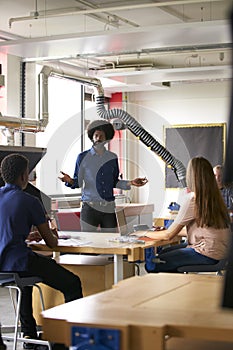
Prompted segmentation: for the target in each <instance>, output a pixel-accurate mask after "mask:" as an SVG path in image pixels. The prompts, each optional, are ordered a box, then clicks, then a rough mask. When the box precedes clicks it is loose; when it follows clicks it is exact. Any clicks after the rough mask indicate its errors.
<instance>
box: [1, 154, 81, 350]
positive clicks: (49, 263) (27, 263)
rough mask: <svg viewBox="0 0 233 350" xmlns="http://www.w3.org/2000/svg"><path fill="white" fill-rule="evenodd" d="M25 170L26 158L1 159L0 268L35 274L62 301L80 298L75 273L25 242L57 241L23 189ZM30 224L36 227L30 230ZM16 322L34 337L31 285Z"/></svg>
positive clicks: (35, 202)
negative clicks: (62, 298)
mask: <svg viewBox="0 0 233 350" xmlns="http://www.w3.org/2000/svg"><path fill="white" fill-rule="evenodd" d="M28 172H29V169H28V159H27V158H25V157H24V156H22V155H20V154H10V155H8V156H6V157H5V158H4V159H3V160H2V162H1V176H2V178H3V180H4V182H5V186H3V187H1V188H0V232H1V235H0V271H1V272H9V271H10V272H17V273H18V274H19V276H21V277H26V276H38V277H40V278H42V280H43V283H44V284H46V285H48V286H50V287H52V288H54V289H57V290H59V291H61V292H62V293H63V295H64V299H65V302H68V301H72V300H75V299H79V298H82V296H83V295H82V286H81V281H80V279H79V277H78V276H76V275H74V274H73V273H71V272H70V271H68V270H66V269H65V268H63V267H62V266H61V265H59V264H57V263H56V262H55V260H53V259H51V258H48V257H45V256H42V255H39V254H36V253H35V252H33V251H32V249H31V248H30V247H29V246H28V244H27V241H34V240H36V241H40V240H41V239H44V241H45V243H46V244H47V245H48V246H49V247H50V248H54V247H56V246H57V244H58V235H57V230H56V229H50V227H49V224H48V221H47V218H46V214H45V212H44V209H43V207H42V205H41V203H40V201H39V200H38V199H37V198H36V197H34V196H32V195H30V194H28V193H26V192H25V191H23V190H24V189H25V188H26V186H27V183H28V176H29V174H28ZM32 227H36V228H37V230H36V231H33V232H31V228H32ZM20 322H21V329H22V332H23V335H24V337H26V338H28V337H29V338H33V339H36V338H37V329H36V321H35V319H34V317H33V312H32V287H24V288H23V291H22V301H21V311H20ZM29 345H30V344H25V346H29Z"/></svg>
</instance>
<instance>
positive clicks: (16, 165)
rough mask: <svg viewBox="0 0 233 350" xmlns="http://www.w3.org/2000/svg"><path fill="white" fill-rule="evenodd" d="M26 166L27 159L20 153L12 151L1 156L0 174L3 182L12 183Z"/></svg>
mask: <svg viewBox="0 0 233 350" xmlns="http://www.w3.org/2000/svg"><path fill="white" fill-rule="evenodd" d="M27 167H28V159H27V158H26V157H24V156H23V155H21V154H17V153H12V154H9V155H8V156H6V157H5V158H3V160H2V162H1V170H0V174H1V176H2V178H3V180H4V182H5V183H10V184H14V183H15V182H16V180H17V179H18V178H19V176H20V175H21V174H23V173H24V172H25V170H26V169H27Z"/></svg>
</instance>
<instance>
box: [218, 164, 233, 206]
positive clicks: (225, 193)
mask: <svg viewBox="0 0 233 350" xmlns="http://www.w3.org/2000/svg"><path fill="white" fill-rule="evenodd" d="M213 171H214V175H215V178H216V181H217V185H218V188H219V189H220V192H221V194H222V197H223V200H224V202H225V204H226V206H227V209H228V210H229V211H233V184H224V183H223V167H222V165H216V166H215V167H214V168H213Z"/></svg>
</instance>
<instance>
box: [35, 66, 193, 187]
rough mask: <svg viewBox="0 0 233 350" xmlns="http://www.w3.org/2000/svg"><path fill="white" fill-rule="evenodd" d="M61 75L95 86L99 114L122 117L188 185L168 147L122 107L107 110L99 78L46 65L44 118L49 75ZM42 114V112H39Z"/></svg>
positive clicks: (41, 78) (42, 74)
mask: <svg viewBox="0 0 233 350" xmlns="http://www.w3.org/2000/svg"><path fill="white" fill-rule="evenodd" d="M49 76H59V77H65V78H67V79H72V80H76V81H78V82H80V83H82V84H85V85H91V86H94V87H95V89H96V91H97V93H96V96H95V100H96V106H97V114H98V115H99V117H100V118H102V119H108V120H112V119H120V120H121V121H122V122H123V123H124V124H125V126H126V127H127V128H128V129H129V130H130V131H131V132H132V134H133V135H135V136H136V137H138V138H139V139H140V141H141V142H143V143H144V144H145V145H146V146H147V147H149V148H150V150H151V151H153V152H155V153H156V154H157V155H158V156H160V157H161V158H162V160H163V161H164V162H165V163H166V164H167V165H168V166H170V167H171V168H172V170H173V171H174V173H175V175H176V178H177V180H178V181H179V182H180V183H181V186H182V187H186V169H185V167H184V165H183V163H182V162H181V161H179V160H178V159H176V158H175V157H174V156H173V155H172V154H171V153H170V152H169V151H168V150H167V149H166V148H164V147H163V146H162V145H161V144H160V143H159V142H158V141H156V140H155V139H154V137H153V136H152V135H150V134H149V133H148V132H147V131H146V130H145V129H144V128H143V127H142V126H141V124H139V123H138V122H137V121H136V120H135V119H134V118H133V117H132V116H131V115H130V114H129V113H127V112H126V111H124V110H122V109H116V108H114V109H110V110H106V108H105V104H104V89H103V87H102V84H101V82H100V80H99V79H96V78H91V77H90V78H89V77H80V76H75V75H73V74H66V73H65V72H64V70H62V72H61V71H59V70H57V69H55V68H52V67H48V66H44V67H43V68H42V70H41V72H40V74H39V81H41V84H42V86H41V87H42V89H39V90H41V91H42V97H43V98H42V99H41V94H40V95H39V105H41V106H42V112H41V114H42V120H44V119H45V120H46V118H48V77H49ZM39 115H40V113H39Z"/></svg>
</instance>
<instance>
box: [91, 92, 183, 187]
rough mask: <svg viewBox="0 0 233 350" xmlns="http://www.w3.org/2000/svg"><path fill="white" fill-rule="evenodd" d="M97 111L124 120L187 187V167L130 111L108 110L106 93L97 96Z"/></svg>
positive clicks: (111, 117) (106, 116) (133, 132)
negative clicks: (105, 103)
mask: <svg viewBox="0 0 233 350" xmlns="http://www.w3.org/2000/svg"><path fill="white" fill-rule="evenodd" d="M95 100H96V108H97V113H98V115H99V117H100V118H102V119H115V118H118V119H120V120H122V121H123V123H124V124H125V125H126V126H127V128H128V129H129V130H130V131H131V132H132V134H134V135H135V136H136V137H138V138H139V139H140V141H141V142H143V143H144V144H145V145H146V146H147V147H149V148H150V149H151V151H153V152H155V153H156V154H157V155H159V156H160V157H161V158H162V159H163V161H164V162H165V163H166V164H167V165H169V166H170V167H171V168H172V170H173V171H174V173H175V175H176V178H177V180H178V181H179V182H180V183H181V186H182V187H186V180H185V178H186V169H185V167H184V165H183V163H182V162H181V161H179V160H178V159H176V158H175V157H174V156H173V155H172V154H171V153H170V152H168V150H167V149H166V148H164V147H163V146H162V145H161V144H160V143H159V142H158V141H156V140H155V139H154V137H153V136H151V135H150V134H149V133H148V132H147V131H146V130H145V129H144V128H143V127H142V126H141V124H139V123H138V122H137V121H136V120H135V119H134V118H133V117H132V116H131V115H130V114H129V113H127V112H126V111H124V110H122V109H118V108H113V109H110V110H106V108H105V105H104V95H101V94H100V95H98V96H96V97H95Z"/></svg>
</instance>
